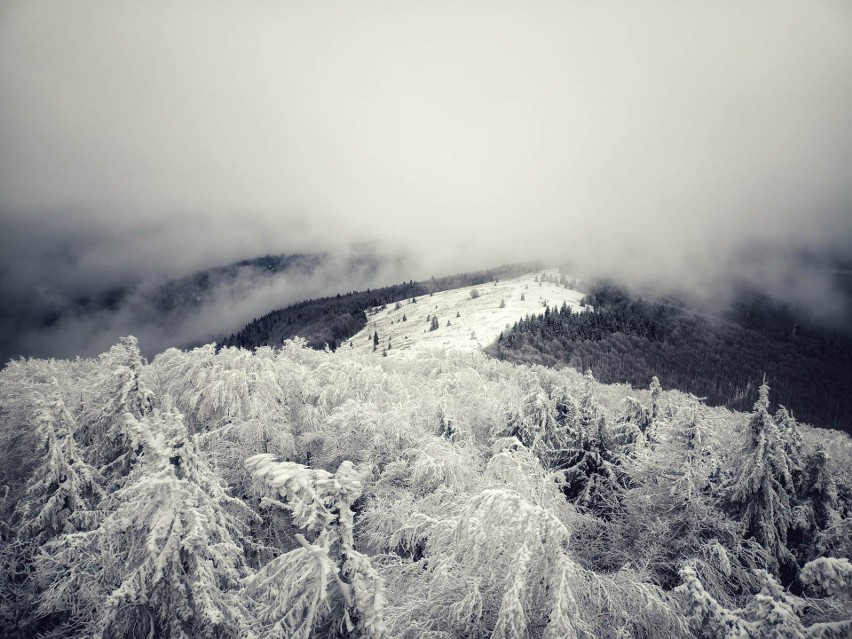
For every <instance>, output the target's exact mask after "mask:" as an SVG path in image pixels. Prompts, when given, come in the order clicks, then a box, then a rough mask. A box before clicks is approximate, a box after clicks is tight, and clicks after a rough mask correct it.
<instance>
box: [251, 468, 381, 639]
mask: <svg viewBox="0 0 852 639" xmlns="http://www.w3.org/2000/svg"><path fill="white" fill-rule="evenodd" d="M246 467H247V468H248V469H249V471H250V472H251V473H252V475H253V476H254V477H255V479H256V480H257V482H258V484H259V485H260V486H261V487H262V490H263V492H265V493H266V495H267V497H266V498H265V501H266V502H267V503H269V504H270V505H274V506H277V507H279V508H283V509H285V510H287V511H288V512H290V513H291V515H292V517H293V521H294V523H295V524H296V525H297V526H299V527H300V528H303V529H305V530H306V531H308V532H311V533H316V534H317V537H316V539H314V541H313V542H309V541H308V540H307V539H306V538H305V537H304V535H301V534H297V535H296V539H297V541H298V542H299V544H301V547H300V548H296V549H295V550H291V551H290V552H288V553H286V554H283V555H281V556H279V557H277V558H276V559H274V560H272V561H271V562H270V563H269V564H267V565H266V566H265V567H264V568H262V569H261V570H260V571H259V572H258V573H257V574H256V575H255V576H254V577H252V578H251V579H249V580H248V583H247V588H246V594H248V596H249V597H250V598H251V599H253V600H254V602H255V604H256V606H257V610H258V613H259V616H260V619H261V621H262V622H263V623H264V624H268V625H270V626H271V628H270V630H269V632H270V634H269V635H267V636H271V637H276V638H279V639H309V637H311V636H314V635H313V634H312V633H313V631H314V630H315V629H317V630H318V631H319V633H318V635H317V636H353V634H352V633H355V632H357V635H354V636H360V637H363V638H365V639H383V638H384V637H385V626H384V619H383V608H384V593H383V584H382V580H381V578H380V577H379V575H378V573H377V572H376V571H375V569H374V568H373V566H372V565H371V564H370V560H369V558H368V557H367V556H366V555H364V554H362V553H360V552H358V551H357V550H355V542H354V535H353V529H354V518H355V513H353V512H352V503H353V502H354V501H355V500H356V499H357V498H358V497H359V496H360V495H361V491H362V484H361V480H360V479H359V477H358V473H357V471H356V468H355V466H354V464H352V462H350V461H344V462H343V463H342V464H341V465H340V467H339V468H338V469H337V472H336V473H335V474H334V475H332V474H331V473H329V472H328V471H325V470H322V469H313V468H307V467H305V466H302V465H300V464H295V463H292V462H282V461H278V460H277V459H276V458H275V457H274V456H273V455H255V456H254V457H250V458H249V459H247V460H246ZM282 500H283V501H282Z"/></svg>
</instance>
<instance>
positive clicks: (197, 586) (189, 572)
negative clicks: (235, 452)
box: [37, 398, 252, 639]
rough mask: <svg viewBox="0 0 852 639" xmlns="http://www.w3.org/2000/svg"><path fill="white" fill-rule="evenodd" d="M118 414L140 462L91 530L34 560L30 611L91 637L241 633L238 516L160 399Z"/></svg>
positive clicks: (235, 504)
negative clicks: (157, 404)
mask: <svg viewBox="0 0 852 639" xmlns="http://www.w3.org/2000/svg"><path fill="white" fill-rule="evenodd" d="M163 403H164V407H163V409H162V410H160V409H154V410H153V411H152V412H151V413H150V414H149V415H147V416H146V417H144V418H142V419H141V420H137V419H136V418H135V417H133V416H132V415H130V414H128V415H127V420H128V430H129V431H130V432H132V433H133V442H132V444H133V445H134V446H141V447H142V451H143V452H142V455H141V463H140V464H137V465H136V466H135V467H134V470H133V473H132V475H131V476H130V477H129V479H128V482H127V483H126V485H125V486H124V487H123V488H121V489H120V490H118V491H117V492H116V493H115V494H114V495H112V496H111V498H110V506H111V512H110V513H109V515H108V516H107V517H106V519H105V520H104V522H103V523H102V524H101V526H100V527H99V528H98V529H96V530H93V531H89V532H81V533H73V534H68V535H63V536H61V537H59V538H57V539H56V540H54V541H53V542H51V543H49V544H47V546H46V547H45V549H44V552H43V553H42V555H41V556H40V557H39V558H38V561H37V572H38V575H39V579H40V581H41V582H42V583H44V584H45V585H46V590H45V592H44V594H43V595H42V600H41V606H40V612H41V614H43V615H50V614H53V615H57V614H59V615H64V616H65V617H66V618H67V622H66V626H65V627H64V629H61V632H62V633H63V634H68V635H73V636H77V635H79V636H88V637H91V636H94V637H104V638H106V637H140V638H141V637H169V638H178V637H180V638H187V639H189V638H191V637H216V638H217V639H218V638H226V637H250V636H252V633H251V631H250V628H249V621H248V618H247V616H246V611H245V609H244V606H243V603H242V600H241V598H240V597H239V596H238V590H237V589H238V586H239V581H240V579H241V578H243V577H244V576H245V575H246V569H245V563H244V559H243V546H245V545H248V544H249V543H250V542H249V540H248V539H246V538H245V537H244V526H243V525H242V523H241V521H240V519H238V518H237V517H235V516H234V515H233V514H231V513H230V512H229V511H231V510H233V509H240V508H245V507H244V506H243V505H242V503H241V502H239V501H238V500H236V499H233V498H231V497H229V496H228V495H227V493H226V492H225V488H224V487H223V486H222V485H221V483H220V480H219V479H218V477H217V476H216V475H215V474H214V472H213V470H212V468H211V467H210V466H209V465H208V464H207V462H206V461H205V459H204V458H203V457H202V456H201V455H200V454H199V453H198V451H197V449H196V446H195V444H194V442H193V441H192V439H191V438H189V437H188V435H187V431H186V426H185V425H184V423H183V417H182V416H181V414H180V413H179V412H178V411H177V410H176V409H175V408H173V407H172V406H171V405H170V404H171V402H170V401H169V400H168V398H165V399H164V402H163Z"/></svg>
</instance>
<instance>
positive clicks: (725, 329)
mask: <svg viewBox="0 0 852 639" xmlns="http://www.w3.org/2000/svg"><path fill="white" fill-rule="evenodd" d="M584 303H585V304H586V305H587V306H588V307H591V309H593V311H592V312H582V313H572V312H571V310H570V309H569V308H568V307H564V306H563V307H562V308H553V309H548V310H547V311H546V312H545V314H544V315H543V316H536V317H533V316H528V317H526V318H524V319H522V320H520V321H518V322H517V323H516V324H515V325H514V326H513V327H512V329H511V331H509V332H508V333H507V334H505V335H503V336H501V338H500V340H499V341H498V342H497V344H495V345H494V346H493V347H492V349H491V353H492V354H493V355H495V356H496V357H498V358H500V359H504V360H508V361H512V362H516V363H517V362H525V363H535V364H543V365H546V366H555V367H559V366H565V365H567V366H571V367H573V368H575V369H577V370H586V369H591V370H592V371H594V373H595V375H596V376H597V377H598V378H599V379H600V380H601V381H602V382H605V383H614V382H627V383H629V384H631V385H633V386H639V385H642V384H644V383H645V381H646V380H647V379H648V378H649V377H651V376H652V375H656V376H657V377H659V379H660V381H661V383H662V384H663V385H664V386H666V387H670V388H677V389H680V390H683V391H686V392H690V393H694V394H695V395H698V396H701V397H706V398H707V402H708V403H709V404H712V405H716V406H719V405H721V406H726V407H728V408H731V409H735V410H746V409H748V407H749V405H750V404H751V402H752V401H753V400H752V398H753V396H754V392H755V391H756V389H757V386H758V385H759V383H760V380H761V379H762V377H763V375H764V374H765V375H766V376H767V379H768V380H769V381H770V383H771V384H772V386H773V388H774V389H775V390H776V393H777V395H776V396H777V398H778V401H779V402H780V403H781V404H783V405H785V406H787V407H789V408H790V409H791V410H793V411H795V414H796V416H797V417H798V418H799V419H801V420H803V421H805V422H808V423H812V424H815V425H818V426H822V427H830V428H837V429H840V430H845V431H847V432H849V431H850V428H851V427H852V424H850V421H849V415H850V414H852V340H850V339H849V338H848V337H845V336H843V335H842V334H840V333H838V332H835V331H830V330H828V329H823V328H820V327H819V326H817V325H816V324H814V323H809V322H808V321H807V320H806V319H802V318H801V317H798V316H797V315H796V314H795V313H794V312H793V311H792V310H791V309H789V308H787V307H785V306H784V305H781V304H778V303H775V302H771V301H769V300H768V299H766V298H762V297H761V296H759V295H757V294H754V293H743V294H742V295H741V296H740V298H739V299H738V300H737V301H736V302H735V303H734V305H733V306H732V307H731V309H730V310H729V311H728V312H727V313H726V315H725V316H723V317H715V316H711V315H707V314H702V313H698V312H696V311H694V310H691V309H689V308H687V307H686V306H685V305H683V304H681V303H677V302H666V303H661V302H657V301H648V300H643V299H641V298H638V299H637V298H633V297H631V296H630V295H629V294H627V293H626V292H625V291H623V290H621V289H619V288H618V287H616V286H614V285H612V284H605V283H601V284H596V285H594V286H593V287H592V288H591V289H590V290H589V291H588V293H587V295H586V298H585V300H584ZM591 309H589V310H591Z"/></svg>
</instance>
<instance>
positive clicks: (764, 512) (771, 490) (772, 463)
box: [725, 381, 796, 578]
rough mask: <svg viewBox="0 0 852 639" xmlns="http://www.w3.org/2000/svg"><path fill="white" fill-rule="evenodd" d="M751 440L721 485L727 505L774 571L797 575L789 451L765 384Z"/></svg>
mask: <svg viewBox="0 0 852 639" xmlns="http://www.w3.org/2000/svg"><path fill="white" fill-rule="evenodd" d="M748 433H749V441H748V445H747V447H746V449H745V450H744V451H743V452H742V455H741V456H740V460H739V465H738V466H737V467H736V468H735V470H734V476H733V478H732V479H731V481H730V482H729V484H728V486H727V487H726V490H725V497H726V501H727V503H728V505H729V506H730V507H731V509H732V510H733V512H734V513H735V514H736V516H737V517H738V518H739V520H740V521H741V522H742V525H743V531H744V535H745V537H746V538H752V539H754V540H755V541H757V542H758V543H759V544H760V545H761V546H763V547H764V548H765V549H766V550H767V551H769V553H770V554H771V555H772V557H773V558H774V560H775V564H774V566H773V568H774V570H776V571H783V572H784V574H785V575H787V576H788V578H789V576H790V573H791V572H792V574H793V576H794V575H795V570H796V567H795V566H796V561H795V559H794V557H793V555H792V554H791V553H790V551H789V550H788V549H787V545H786V544H787V530H788V528H789V527H790V524H791V523H792V512H791V507H790V496H789V494H790V492H791V491H792V489H793V486H792V478H791V476H790V469H789V463H788V460H787V455H786V454H785V452H784V446H783V443H782V442H781V438H780V435H779V433H778V427H777V426H776V425H775V422H774V421H773V420H772V417H771V416H770V415H769V386H768V385H767V384H766V382H765V381H764V383H763V384H762V385H761V387H760V392H759V398H758V400H757V402H756V403H755V405H754V412H752V413H751V415H750V416H749V420H748Z"/></svg>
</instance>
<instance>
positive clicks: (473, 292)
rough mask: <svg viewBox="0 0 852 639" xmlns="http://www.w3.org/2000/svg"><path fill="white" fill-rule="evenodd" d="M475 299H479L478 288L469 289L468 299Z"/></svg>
mask: <svg viewBox="0 0 852 639" xmlns="http://www.w3.org/2000/svg"><path fill="white" fill-rule="evenodd" d="M477 297H479V289H478V288H472V289H470V299H472V300H475V299H476V298H477Z"/></svg>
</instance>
